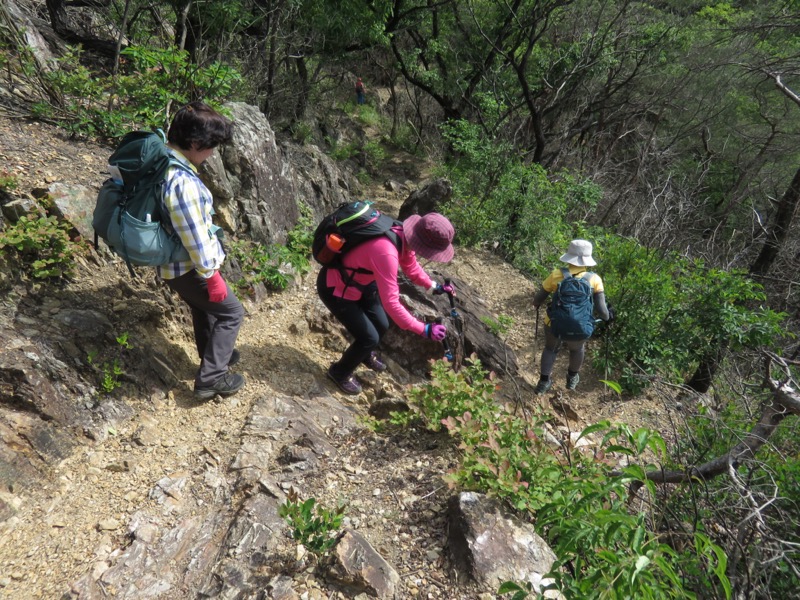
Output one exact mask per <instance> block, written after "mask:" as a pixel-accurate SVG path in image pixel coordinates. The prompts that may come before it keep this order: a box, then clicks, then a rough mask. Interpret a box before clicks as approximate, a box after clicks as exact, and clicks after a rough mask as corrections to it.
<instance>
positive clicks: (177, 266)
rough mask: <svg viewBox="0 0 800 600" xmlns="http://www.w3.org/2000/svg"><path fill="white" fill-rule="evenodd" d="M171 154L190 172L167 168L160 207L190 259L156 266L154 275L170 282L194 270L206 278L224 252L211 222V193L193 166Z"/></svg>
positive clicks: (212, 201)
mask: <svg viewBox="0 0 800 600" xmlns="http://www.w3.org/2000/svg"><path fill="white" fill-rule="evenodd" d="M173 152H174V154H175V157H176V158H177V159H178V160H180V161H181V162H185V163H186V164H187V165H189V166H190V167H191V169H192V171H191V173H190V172H188V171H186V170H185V169H181V168H179V167H174V166H173V167H170V168H169V170H168V171H167V179H166V185H165V188H164V204H165V206H166V208H167V212H168V213H169V216H170V220H171V221H172V227H173V228H174V229H175V231H176V232H177V233H178V236H179V237H180V238H181V241H182V242H183V245H184V247H185V248H186V250H187V251H188V252H189V258H190V260H188V261H182V262H174V263H170V264H166V265H162V266H160V267H157V269H158V274H159V276H160V277H161V278H162V279H174V278H175V277H179V276H181V275H184V274H185V273H188V272H189V271H191V270H192V269H197V272H198V273H199V274H200V275H201V276H203V277H205V278H209V277H211V276H212V275H213V274H214V271H216V270H218V269H219V268H220V267H221V266H222V262H223V261H224V260H225V252H224V251H223V249H222V244H221V243H220V241H219V240H218V239H217V235H216V232H217V230H218V229H219V227H216V226H215V225H214V224H213V223H212V222H211V216H212V215H213V214H214V200H213V198H212V197H211V192H209V191H208V188H207V187H206V186H205V185H204V184H203V182H202V181H200V178H199V177H198V176H197V169H195V168H194V165H192V164H191V163H189V161H188V160H186V158H185V157H184V156H183V155H182V154H181V153H180V152H178V151H177V150H173Z"/></svg>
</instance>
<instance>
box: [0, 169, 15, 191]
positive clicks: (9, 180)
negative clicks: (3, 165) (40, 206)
mask: <svg viewBox="0 0 800 600" xmlns="http://www.w3.org/2000/svg"><path fill="white" fill-rule="evenodd" d="M15 189H17V178H16V176H15V175H12V174H11V173H9V172H8V171H5V170H4V171H0V192H11V191H14V190H15Z"/></svg>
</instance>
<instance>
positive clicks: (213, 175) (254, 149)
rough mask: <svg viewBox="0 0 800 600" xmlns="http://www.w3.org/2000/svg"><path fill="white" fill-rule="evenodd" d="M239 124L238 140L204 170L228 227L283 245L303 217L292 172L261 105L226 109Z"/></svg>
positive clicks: (235, 133)
mask: <svg viewBox="0 0 800 600" xmlns="http://www.w3.org/2000/svg"><path fill="white" fill-rule="evenodd" d="M226 108H228V109H229V110H230V111H231V117H232V118H233V120H234V123H235V125H234V128H233V141H232V142H231V143H230V144H228V145H226V146H223V147H221V148H220V149H219V151H218V152H215V153H214V154H213V155H212V156H211V158H210V159H209V160H208V161H207V162H206V164H205V165H204V167H203V171H204V174H203V180H204V182H205V183H206V185H207V186H208V187H209V189H210V190H211V193H212V194H213V195H214V206H215V208H216V210H217V217H218V218H219V220H220V222H221V223H223V224H224V225H223V227H224V228H225V229H227V230H229V231H233V232H236V233H237V234H239V233H241V234H247V235H249V237H251V238H252V239H253V241H255V242H261V243H271V242H281V241H283V240H284V239H285V237H286V232H287V231H288V230H289V229H291V228H292V227H293V226H294V224H295V223H296V222H297V217H298V215H299V212H298V206H297V198H296V190H295V182H294V177H293V174H292V169H291V167H290V166H289V163H288V162H287V161H286V159H285V157H284V156H283V154H282V152H281V151H280V149H279V148H278V145H277V143H276V141H275V133H274V132H273V131H272V127H271V126H270V124H269V122H268V121H267V118H266V117H265V116H264V115H263V114H262V113H261V112H260V111H259V110H258V108H256V107H255V106H249V105H247V104H242V103H239V102H233V103H230V104H228V105H227V106H226Z"/></svg>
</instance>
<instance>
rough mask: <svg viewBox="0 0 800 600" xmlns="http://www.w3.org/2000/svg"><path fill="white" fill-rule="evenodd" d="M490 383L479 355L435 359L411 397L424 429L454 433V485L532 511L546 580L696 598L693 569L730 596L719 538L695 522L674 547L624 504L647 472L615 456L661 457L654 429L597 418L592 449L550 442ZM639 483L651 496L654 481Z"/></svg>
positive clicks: (584, 590)
mask: <svg viewBox="0 0 800 600" xmlns="http://www.w3.org/2000/svg"><path fill="white" fill-rule="evenodd" d="M493 389H494V383H493V382H492V380H491V378H490V377H489V375H488V374H487V373H486V372H485V371H483V370H482V369H481V366H480V363H479V362H478V361H476V360H474V359H473V361H472V363H471V364H470V365H469V367H468V368H467V369H464V370H462V371H461V372H459V373H455V372H453V371H452V370H451V369H449V368H448V367H447V364H446V363H443V362H442V361H439V362H436V363H434V364H433V368H432V374H431V381H430V382H428V383H426V384H423V385H421V386H418V387H417V388H415V389H414V391H413V392H412V393H411V399H412V402H413V404H414V408H415V409H416V410H417V411H419V413H420V415H421V416H422V419H423V421H424V422H425V423H426V424H427V426H428V428H429V429H432V430H438V428H439V427H440V425H442V424H443V425H444V426H445V427H446V428H447V431H448V432H449V433H450V435H453V436H456V437H458V439H459V440H460V446H459V447H460V449H461V451H462V456H461V461H460V464H459V466H458V467H456V469H455V470H454V471H453V472H451V473H450V474H449V475H448V476H447V478H446V479H447V481H448V482H449V483H450V484H452V485H454V486H455V485H457V486H459V487H462V488H467V489H475V490H480V491H484V492H489V493H490V494H492V495H495V496H497V497H499V498H502V499H504V500H506V501H507V502H508V503H509V504H510V505H511V506H513V507H514V508H516V509H517V510H519V511H522V512H524V513H527V514H529V515H530V516H531V518H532V520H533V521H534V523H535V526H536V528H537V530H538V531H539V532H540V534H541V535H543V536H544V537H545V539H547V541H548V543H549V544H550V545H551V547H552V548H553V551H554V552H555V554H556V556H557V557H558V560H557V561H556V562H555V563H554V565H553V568H552V570H551V571H550V572H549V573H548V574H547V577H549V578H551V579H553V581H554V583H553V584H551V585H550V586H549V587H548V589H557V590H559V591H560V592H561V594H563V596H564V597H565V598H567V599H581V600H584V599H589V598H603V597H607V598H659V599H660V598H692V597H694V594H693V592H692V591H691V590H690V589H688V588H686V587H685V586H686V575H687V574H688V573H691V574H692V575H694V576H695V577H696V578H697V579H698V581H696V582H695V583H696V584H697V585H698V587H702V588H703V589H711V590H716V591H717V595H718V596H720V597H721V596H725V597H730V584H729V582H728V580H727V578H726V575H725V566H726V556H725V553H724V552H723V551H722V549H721V548H720V547H719V546H717V545H715V544H714V543H713V542H712V541H711V540H710V539H709V538H708V537H707V536H705V535H704V534H703V533H702V532H699V531H698V532H696V533H695V534H694V537H693V540H694V546H693V547H691V548H688V549H686V550H683V551H682V552H678V551H676V550H674V549H673V548H671V547H669V546H668V545H666V544H665V543H663V542H662V541H661V540H660V538H659V536H658V535H657V534H656V533H655V532H653V531H652V529H651V528H650V527H649V523H650V520H649V517H648V515H647V514H646V513H641V514H639V513H631V511H630V510H629V507H628V504H627V498H628V485H629V484H630V483H631V482H633V481H643V480H645V479H646V478H645V477H644V473H645V468H644V467H642V466H639V465H636V464H630V463H628V466H623V467H621V468H619V467H618V466H617V464H618V462H619V460H618V458H617V457H621V456H626V457H629V458H630V459H631V461H633V460H639V461H644V459H643V457H644V456H645V455H650V456H656V457H663V456H664V453H665V445H664V441H663V440H662V439H661V437H660V436H659V435H657V434H655V433H653V432H651V431H648V430H646V429H638V430H635V431H633V430H631V429H630V428H628V427H627V426H624V425H620V426H612V425H611V424H610V423H608V422H603V423H599V424H597V425H593V426H591V427H589V428H587V429H586V430H584V431H583V433H582V434H581V435H582V437H585V436H588V435H597V436H602V439H601V440H600V441H599V443H598V448H597V450H596V451H595V453H594V454H592V455H590V454H584V453H582V452H579V451H577V450H575V449H572V448H569V447H567V446H559V447H556V448H554V447H553V446H552V445H551V444H549V443H548V442H547V441H546V440H547V439H548V434H547V432H546V431H545V427H544V425H545V423H546V421H547V419H548V418H549V417H548V416H547V415H545V414H539V415H535V416H534V417H533V418H531V419H526V418H522V417H519V416H516V415H515V414H511V413H509V412H507V411H506V410H505V409H503V408H502V407H500V406H498V405H497V404H495V403H494V399H493V397H492V396H493V395H492V393H491V392H492V390H493ZM459 413H460V414H459ZM644 485H645V489H646V490H647V493H648V495H649V496H650V497H655V488H654V484H652V483H651V482H647V481H646V480H645V483H644ZM654 510H655V509H654ZM502 589H503V590H504V592H509V593H513V594H515V595H514V598H524V597H525V595H527V591H528V590H527V586H525V585H523V584H519V583H515V582H509V583H508V584H505V585H504V586H503V588H502Z"/></svg>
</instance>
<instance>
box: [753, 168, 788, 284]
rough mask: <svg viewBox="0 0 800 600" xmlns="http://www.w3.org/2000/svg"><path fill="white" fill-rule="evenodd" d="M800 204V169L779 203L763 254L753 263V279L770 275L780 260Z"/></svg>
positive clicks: (765, 241) (771, 222)
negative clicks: (770, 271) (778, 259)
mask: <svg viewBox="0 0 800 600" xmlns="http://www.w3.org/2000/svg"><path fill="white" fill-rule="evenodd" d="M798 204H800V169H798V170H797V172H796V173H795V174H794V179H792V183H791V184H790V185H789V188H788V189H787V190H786V191H785V192H784V194H783V196H782V197H781V199H780V200H779V201H778V210H776V211H775V214H774V215H773V217H772V219H770V222H769V224H768V225H767V235H766V240H764V245H763V246H762V247H761V252H760V253H759V254H758V256H757V257H756V259H755V260H754V261H753V264H752V265H750V275H751V276H752V277H754V278H758V277H763V276H764V275H766V274H767V273H769V270H770V268H772V265H773V263H774V262H775V259H777V258H778V254H780V251H781V249H782V248H783V245H784V244H785V243H786V238H787V236H788V235H789V229H790V228H791V226H792V221H794V217H795V215H796V214H797V207H798Z"/></svg>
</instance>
